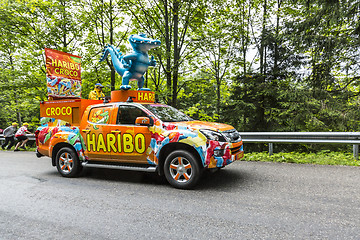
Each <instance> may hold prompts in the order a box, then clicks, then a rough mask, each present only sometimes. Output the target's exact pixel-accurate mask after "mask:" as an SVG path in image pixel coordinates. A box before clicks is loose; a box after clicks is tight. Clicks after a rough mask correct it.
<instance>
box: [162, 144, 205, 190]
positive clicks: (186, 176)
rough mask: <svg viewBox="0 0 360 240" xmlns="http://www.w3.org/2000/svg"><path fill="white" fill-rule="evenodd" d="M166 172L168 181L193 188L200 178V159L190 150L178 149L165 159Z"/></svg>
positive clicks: (173, 184) (180, 186)
mask: <svg viewBox="0 0 360 240" xmlns="http://www.w3.org/2000/svg"><path fill="white" fill-rule="evenodd" d="M164 173H165V177H166V179H167V181H168V182H169V183H170V184H171V185H172V186H174V187H176V188H182V189H190V188H193V187H194V186H195V185H196V184H197V182H198V181H199V179H200V176H201V169H200V164H199V162H198V160H197V159H196V158H195V157H194V156H193V155H192V154H191V153H189V152H187V151H183V150H177V151H174V152H172V153H170V154H169V156H168V157H167V158H166V160H165V165H164Z"/></svg>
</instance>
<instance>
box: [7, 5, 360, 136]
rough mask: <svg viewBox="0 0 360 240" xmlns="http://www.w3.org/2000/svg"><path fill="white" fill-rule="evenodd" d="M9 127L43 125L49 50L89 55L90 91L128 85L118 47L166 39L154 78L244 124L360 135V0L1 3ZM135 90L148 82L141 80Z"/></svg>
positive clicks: (186, 100)
mask: <svg viewBox="0 0 360 240" xmlns="http://www.w3.org/2000/svg"><path fill="white" fill-rule="evenodd" d="M0 26H1V28H0V29H1V41H0V56H1V57H0V92H1V95H0V128H5V127H7V126H8V125H9V124H11V122H14V121H16V122H18V123H20V124H21V123H22V122H29V123H30V124H31V126H32V128H33V129H35V128H36V126H37V125H38V124H39V102H40V101H44V100H47V90H46V78H45V58H44V48H45V47H46V48H52V49H57V50H60V51H64V52H68V53H72V54H75V55H79V56H81V57H82V96H83V98H87V96H88V93H89V92H90V91H91V90H92V89H93V87H94V84H95V83H97V82H100V83H102V84H103V85H104V86H105V89H104V92H105V94H106V95H110V91H111V90H115V89H116V90H118V89H119V86H120V85H121V77H120V76H119V75H117V74H115V70H114V68H113V66H112V63H111V61H110V60H109V59H108V61H107V62H105V63H99V58H100V56H101V50H102V49H103V47H104V46H105V45H106V44H112V45H115V46H117V47H119V48H120V50H121V51H122V52H123V53H129V52H130V51H131V47H130V45H129V44H128V37H129V36H130V34H134V33H140V32H143V33H146V34H147V35H148V36H149V37H151V38H154V39H159V40H161V42H162V45H161V47H160V48H157V49H155V50H151V51H150V52H149V55H154V56H155V59H156V61H157V66H156V67H153V68H149V70H148V72H147V73H146V76H145V77H146V83H145V84H146V85H147V86H148V87H149V88H150V89H152V90H153V91H155V92H156V94H157V96H158V98H159V100H160V101H161V102H164V103H166V104H169V105H172V106H174V107H177V108H178V109H181V110H182V111H184V112H185V113H187V114H188V115H189V116H191V117H193V118H194V119H199V120H206V121H218V122H224V123H229V124H231V125H233V126H234V127H235V128H236V129H237V130H238V131H289V132H291V131H360V117H359V109H360V99H359V95H360V81H359V80H360V75H359V74H358V70H359V66H360V65H359V44H360V39H359V34H360V2H359V1H356V0H344V1H343V0H317V1H315V0H287V1H286V0H252V1H250V0H228V1H219V0H206V1H204V0H181V1H180V0H121V1H116V0H70V1H69V0H0ZM134 87H136V85H135V84H134Z"/></svg>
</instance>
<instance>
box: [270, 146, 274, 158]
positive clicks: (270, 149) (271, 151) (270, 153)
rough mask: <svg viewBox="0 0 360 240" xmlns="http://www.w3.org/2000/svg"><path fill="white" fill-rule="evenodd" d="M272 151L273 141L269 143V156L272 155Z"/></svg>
mask: <svg viewBox="0 0 360 240" xmlns="http://www.w3.org/2000/svg"><path fill="white" fill-rule="evenodd" d="M273 153H274V145H273V143H269V156H271V155H273Z"/></svg>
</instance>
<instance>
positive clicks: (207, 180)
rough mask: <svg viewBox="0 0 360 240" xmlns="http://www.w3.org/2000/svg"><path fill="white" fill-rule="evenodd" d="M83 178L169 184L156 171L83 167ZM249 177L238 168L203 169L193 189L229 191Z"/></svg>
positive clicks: (243, 183)
mask: <svg viewBox="0 0 360 240" xmlns="http://www.w3.org/2000/svg"><path fill="white" fill-rule="evenodd" d="M80 177H83V178H89V179H96V180H106V181H114V182H125V183H126V182H127V183H141V184H150V185H159V186H166V185H167V186H169V187H170V185H169V184H168V182H167V181H166V179H165V177H164V176H158V175H157V174H156V173H144V172H135V171H124V170H115V169H102V168H85V169H84V171H83V172H82V174H81V176H80ZM250 178H251V175H250V174H249V173H247V172H246V171H243V170H239V169H221V170H219V171H217V172H210V171H204V173H203V175H202V178H201V179H200V181H199V184H198V185H197V186H196V188H195V190H221V191H231V189H234V188H236V187H239V185H245V184H246V182H248V181H249V180H250Z"/></svg>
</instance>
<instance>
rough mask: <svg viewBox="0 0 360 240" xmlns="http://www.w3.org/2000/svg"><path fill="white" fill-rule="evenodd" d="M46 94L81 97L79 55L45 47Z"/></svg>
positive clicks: (56, 96)
mask: <svg viewBox="0 0 360 240" xmlns="http://www.w3.org/2000/svg"><path fill="white" fill-rule="evenodd" d="M45 56H46V81H47V91H48V96H49V97H52V98H81V57H79V56H76V55H72V54H69V53H65V52H61V51H57V50H54V49H49V48H45Z"/></svg>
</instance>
